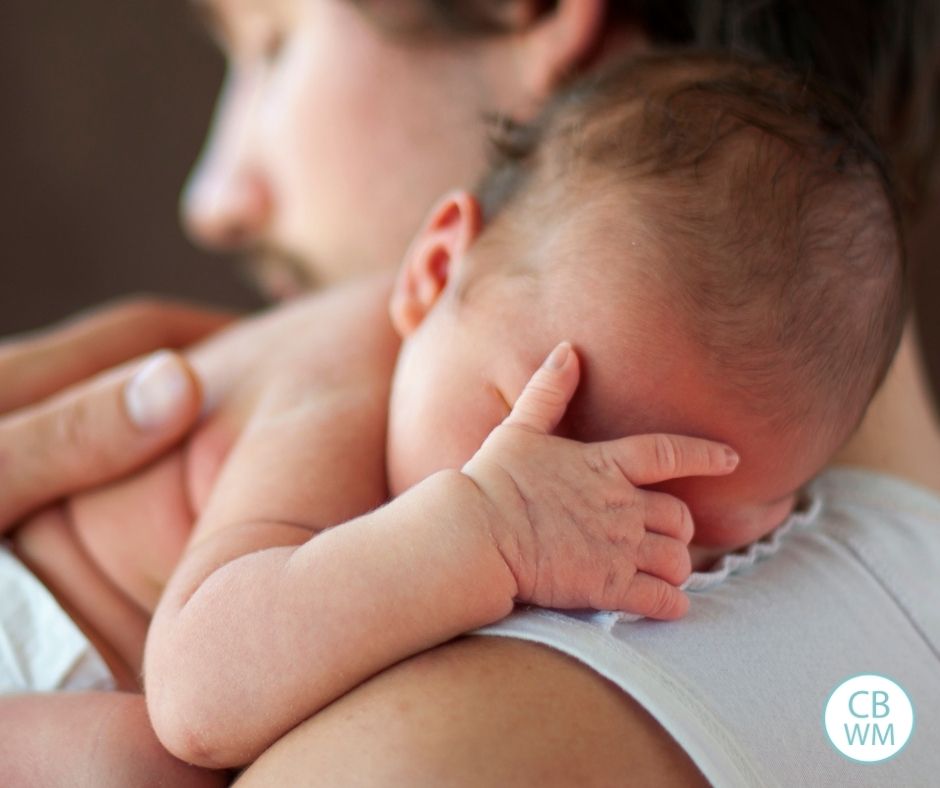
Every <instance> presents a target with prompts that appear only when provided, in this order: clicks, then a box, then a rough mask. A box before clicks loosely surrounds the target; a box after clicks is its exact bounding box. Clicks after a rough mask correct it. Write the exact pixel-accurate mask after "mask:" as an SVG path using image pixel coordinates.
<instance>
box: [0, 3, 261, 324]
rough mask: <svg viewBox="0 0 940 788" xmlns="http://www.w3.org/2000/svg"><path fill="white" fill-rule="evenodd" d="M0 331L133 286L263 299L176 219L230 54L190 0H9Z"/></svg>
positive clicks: (0, 32) (1, 134) (2, 30)
mask: <svg viewBox="0 0 940 788" xmlns="http://www.w3.org/2000/svg"><path fill="white" fill-rule="evenodd" d="M0 53H2V54H0V62H2V68H0V107H2V110H0V111H2V116H0V117H2V120H0V173H2V174H3V177H2V180H0V234H2V238H3V250H2V255H3V257H2V263H0V336H3V335H7V334H10V333H12V332H17V331H20V330H23V329H27V328H33V327H38V326H42V325H45V324H47V323H49V322H50V321H53V320H56V319H58V318H60V317H63V316H65V315H67V314H69V313H71V312H73V311H75V310H76V309H79V308H82V307H85V306H88V305H91V304H96V303H99V302H101V301H103V300H105V299H107V298H111V297H113V296H116V295H121V294H126V293H130V292H150V293H167V294H177V295H182V296H185V297H189V298H194V299H197V300H199V301H203V302H210V303H216V304H228V305H233V306H240V307H249V306H252V305H255V304H257V303H258V301H257V299H256V297H255V296H254V295H253V293H252V292H251V290H250V289H249V287H248V286H247V284H245V283H243V282H242V280H241V278H240V275H239V273H238V270H237V268H236V266H235V265H233V264H231V261H226V260H223V259H222V258H220V257H215V256H208V255H204V254H201V253H200V252H197V251H196V250H195V249H193V248H192V247H191V246H190V245H189V243H188V242H187V241H186V240H185V239H184V237H183V235H182V233H181V231H180V229H179V225H178V221H177V200H178V194H179V190H180V186H181V184H182V182H183V180H184V178H185V176H186V173H187V171H188V169H189V167H190V165H191V164H192V162H193V160H194V159H195V157H196V155H197V153H198V151H199V148H200V145H201V142H202V137H203V134H204V132H205V130H206V126H207V124H208V121H209V117H210V114H211V111H212V105H213V101H214V98H215V92H216V90H217V88H218V86H219V84H220V82H221V79H222V75H223V60H222V57H221V55H219V54H218V53H217V52H216V51H215V49H214V48H213V46H212V45H211V44H210V43H209V40H208V38H207V37H206V36H205V35H203V33H202V31H201V29H200V28H199V25H198V23H197V22H196V19H195V16H194V15H193V13H192V12H191V10H190V9H189V7H188V5H187V3H186V0H132V2H127V0H82V1H81V2H50V1H49V0H2V4H0Z"/></svg>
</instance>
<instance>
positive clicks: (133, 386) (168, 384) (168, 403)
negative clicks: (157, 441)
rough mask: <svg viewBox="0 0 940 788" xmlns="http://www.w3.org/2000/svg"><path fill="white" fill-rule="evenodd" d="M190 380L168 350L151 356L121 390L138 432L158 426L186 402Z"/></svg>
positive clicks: (168, 419) (165, 421)
mask: <svg viewBox="0 0 940 788" xmlns="http://www.w3.org/2000/svg"><path fill="white" fill-rule="evenodd" d="M188 389H189V378H188V376H187V375H186V371H185V370H184V369H183V366H182V365H181V364H180V362H179V359H177V357H176V356H175V355H174V354H173V353H171V352H169V351H168V350H160V351H158V352H156V353H154V354H153V355H152V356H151V357H150V358H149V359H148V360H147V361H145V362H144V364H143V366H142V367H141V368H140V369H139V370H138V371H137V374H136V375H134V377H133V378H131V381H130V383H128V384H127V387H126V388H125V389H124V404H125V406H126V407H127V414H128V416H130V419H131V421H133V422H134V424H136V425H137V426H138V427H140V428H141V429H153V428H155V427H161V426H163V425H164V424H166V423H168V422H169V421H171V420H172V419H173V417H174V416H175V415H176V413H177V412H178V411H179V409H180V407H181V406H182V405H183V403H184V402H185V401H186V397H187V393H188Z"/></svg>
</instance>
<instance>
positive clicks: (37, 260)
mask: <svg viewBox="0 0 940 788" xmlns="http://www.w3.org/2000/svg"><path fill="white" fill-rule="evenodd" d="M2 3H3V5H2V8H0V53H2V54H0V62H2V68H0V107H2V121H0V173H2V174H3V177H2V185H0V233H2V238H3V258H2V260H3V261H2V263H0V336H4V335H7V334H10V333H14V332H18V331H21V330H24V329H28V328H34V327H39V326H43V325H46V324H48V323H49V322H51V321H53V320H56V319H58V318H60V317H63V316H65V315H67V314H69V313H71V312H73V311H75V310H77V309H80V308H82V307H85V306H88V305H91V304H96V303H99V302H101V301H103V300H105V299H107V298H111V297H113V296H116V295H121V294H126V293H130V292H151V293H166V294H176V295H181V296H184V297H187V298H192V299H196V300H199V301H203V302H208V303H214V304H221V305H230V306H236V307H246V308H250V307H252V306H255V305H257V304H258V303H259V302H258V300H257V298H256V297H255V296H254V295H253V293H252V292H251V290H250V288H249V287H248V286H247V284H245V283H244V282H243V281H242V279H241V277H240V275H239V273H238V270H237V268H236V266H235V265H233V264H232V263H231V261H226V260H223V259H222V258H220V257H210V256H207V255H204V254H201V253H199V252H197V251H196V250H194V249H193V248H192V247H191V246H190V245H189V244H188V243H187V241H186V240H185V239H184V238H183V236H182V234H181V232H180V229H179V225H178V222H177V200H178V194H179V189H180V186H181V185H182V183H183V180H184V178H185V176H186V173H187V171H188V169H189V167H190V166H191V164H192V162H193V160H194V159H195V157H196V155H197V153H198V151H199V147H200V145H201V142H202V138H203V135H204V133H205V130H206V127H207V125H208V122H209V117H210V114H211V109H212V104H213V101H214V98H215V92H216V90H217V88H218V86H219V84H220V82H221V79H222V72H223V63H222V58H221V56H220V55H219V54H218V53H217V52H216V51H215V50H214V48H213V47H212V45H210V43H209V42H208V39H207V37H206V36H205V35H204V34H203V33H202V31H201V29H200V28H199V25H198V24H197V22H196V21H195V17H194V16H193V14H192V12H191V11H190V9H189V7H188V5H187V2H186V0H133V1H132V2H127V0H82V2H51V1H50V0H2ZM935 205H936V206H937V210H936V211H935V212H934V213H935V214H936V216H934V217H932V220H928V222H927V226H928V227H930V228H931V229H932V232H931V233H930V236H932V237H928V236H927V235H924V236H923V237H922V238H920V239H918V241H917V245H918V247H919V254H918V255H917V257H918V258H919V259H920V261H921V265H920V270H919V273H918V276H917V277H916V286H915V294H916V298H917V301H918V302H919V305H920V308H919V316H920V321H921V324H922V326H923V328H924V332H923V333H924V336H925V341H926V345H927V352H928V355H929V357H930V359H931V363H932V366H933V371H934V380H935V381H937V382H940V308H938V306H940V259H938V258H940V249H938V248H937V244H938V243H940V233H938V232H937V230H936V228H937V227H940V199H938V200H936V201H935ZM938 388H940V387H938Z"/></svg>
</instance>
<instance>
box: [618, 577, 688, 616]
mask: <svg viewBox="0 0 940 788" xmlns="http://www.w3.org/2000/svg"><path fill="white" fill-rule="evenodd" d="M621 609H622V610H625V611H627V612H629V613H639V614H640V615H643V616H647V617H648V618H659V619H662V620H663V621H672V620H674V619H677V618H682V617H683V616H684V615H685V614H686V613H688V612H689V597H688V596H687V595H686V593H685V592H684V591H680V590H679V589H678V588H676V587H675V586H672V585H670V584H669V583H667V582H666V581H664V580H660V579H659V578H658V577H653V576H652V575H648V574H645V573H644V572H637V573H636V574H635V575H634V577H633V580H632V581H631V583H630V589H629V590H628V591H627V596H626V599H625V600H624V604H623V606H622V608H621Z"/></svg>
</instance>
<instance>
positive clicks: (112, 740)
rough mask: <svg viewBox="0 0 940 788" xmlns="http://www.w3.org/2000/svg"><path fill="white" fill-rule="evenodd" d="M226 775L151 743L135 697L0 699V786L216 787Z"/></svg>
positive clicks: (96, 695)
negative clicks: (186, 762)
mask: <svg viewBox="0 0 940 788" xmlns="http://www.w3.org/2000/svg"><path fill="white" fill-rule="evenodd" d="M228 782H229V775H228V774H226V773H224V772H211V771H208V770H206V769H197V768H196V767H194V766H189V765H188V764H185V763H183V762H182V761H179V760H177V759H176V758H174V757H173V756H172V755H170V754H169V753H168V752H167V751H166V750H164V749H163V746H162V745H161V744H160V742H159V741H157V737H156V734H154V732H153V730H152V729H151V727H150V721H149V719H148V718H147V710H146V707H145V705H144V698H143V696H142V695H134V694H130V693H123V692H61V693H44V694H33V695H8V696H5V697H0V785H42V786H50V788H56V786H70V788H73V787H74V788H84V787H85V786H88V788H92V787H93V786H95V787H97V786H111V785H114V786H125V785H128V786H129V785H133V786H150V785H153V786H157V785H172V786H180V788H190V786H191V787H192V788H217V786H224V785H228Z"/></svg>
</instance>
